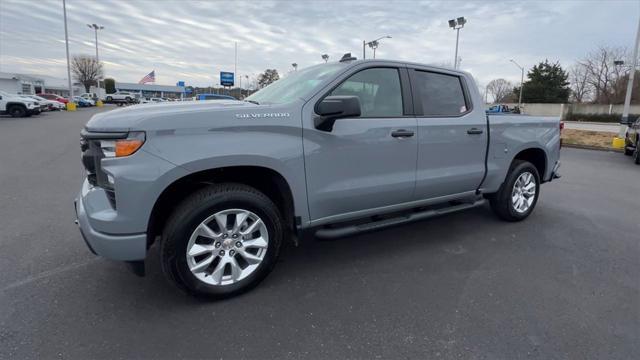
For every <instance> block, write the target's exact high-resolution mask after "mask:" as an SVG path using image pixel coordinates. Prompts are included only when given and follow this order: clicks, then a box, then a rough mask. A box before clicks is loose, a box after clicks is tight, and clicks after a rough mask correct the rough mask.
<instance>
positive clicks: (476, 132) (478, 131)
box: [467, 128, 483, 135]
mask: <svg viewBox="0 0 640 360" xmlns="http://www.w3.org/2000/svg"><path fill="white" fill-rule="evenodd" d="M482 132H483V131H482V129H478V128H471V129H469V130H467V134H469V135H479V134H482Z"/></svg>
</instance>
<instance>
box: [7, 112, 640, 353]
mask: <svg viewBox="0 0 640 360" xmlns="http://www.w3.org/2000/svg"><path fill="white" fill-rule="evenodd" d="M97 111H101V110H98V109H80V110H79V111H77V112H70V113H67V112H61V113H48V114H43V115H40V116H34V117H31V118H21V119H12V118H8V117H0V229H2V231H0V358H2V359H6V358H19V359H42V358H56V359H57V358H61V359H71V358H73V359H89V358H114V359H120V358H122V359H125V358H127V359H128V358H152V359H160V358H167V359H180V358H258V359H267V358H278V359H284V358H313V359H316V358H326V359H335V358H367V359H371V358H384V359H399V358H416V359H427V358H462V359H520V358H533V359H632V358H639V357H640V202H639V201H638V200H639V199H640V166H636V165H633V163H632V161H631V159H629V158H628V157H625V156H623V155H621V154H619V153H610V152H600V151H589V150H578V149H564V150H563V152H562V159H561V160H562V161H563V166H562V169H561V170H562V171H561V173H562V174H563V178H562V179H560V180H559V181H554V182H553V183H550V184H546V185H544V186H543V188H542V195H541V198H540V202H539V203H538V207H537V209H536V210H535V212H534V213H533V214H532V216H531V217H530V218H529V219H527V220H526V221H524V222H521V223H505V222H501V221H499V220H498V219H497V218H496V217H494V216H493V214H492V213H491V212H490V211H489V210H488V209H487V208H477V209H473V210H470V211H466V212H462V213H457V214H453V215H450V216H447V217H441V218H437V219H432V220H428V221H423V222H419V223H414V224H411V225H406V226H402V227H396V228H392V229H387V230H384V231H379V232H375V233H370V234H363V235H359V236H354V237H349V238H344V239H340V240H335V241H329V242H320V241H310V242H305V243H303V244H302V245H301V246H300V247H297V248H293V247H290V248H288V249H286V250H285V253H284V256H283V257H282V260H281V261H280V263H279V264H278V266H277V267H276V269H275V270H274V272H273V273H272V274H271V275H270V276H269V277H268V278H267V279H266V280H265V281H264V282H263V283H262V284H261V285H260V286H259V287H258V288H256V289H255V290H253V291H251V292H249V293H247V294H245V295H242V296H240V297H237V298H233V299H229V300H225V301H219V302H204V301H202V300H196V299H193V298H191V297H189V296H187V295H184V294H183V293H181V292H179V291H177V290H176V289H174V288H173V287H172V286H171V285H169V284H168V283H167V282H166V281H165V280H164V278H163V276H162V274H161V272H160V267H159V262H158V260H157V257H156V255H157V249H155V248H154V249H152V250H151V254H150V260H149V261H148V266H147V272H148V275H147V277H146V278H138V277H136V276H134V275H132V274H131V273H130V272H129V271H128V270H127V269H126V268H125V267H124V266H123V265H121V264H119V263H116V262H111V261H107V260H104V259H100V258H96V257H95V256H93V255H92V254H91V253H90V252H89V251H88V250H87V248H86V246H85V245H84V243H83V241H82V240H81V238H80V235H79V233H78V230H77V228H76V226H75V225H74V223H73V220H74V213H73V206H72V201H73V198H74V197H75V195H76V193H77V191H78V189H79V186H80V184H81V181H82V178H81V165H80V154H79V131H80V129H81V127H82V125H83V124H84V123H85V122H86V121H87V120H88V118H89V116H90V115H91V114H93V113H95V112H97Z"/></svg>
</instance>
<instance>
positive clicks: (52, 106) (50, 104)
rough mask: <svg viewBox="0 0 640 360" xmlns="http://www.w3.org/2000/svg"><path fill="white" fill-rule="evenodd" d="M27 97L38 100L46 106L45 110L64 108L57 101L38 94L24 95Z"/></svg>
mask: <svg viewBox="0 0 640 360" xmlns="http://www.w3.org/2000/svg"><path fill="white" fill-rule="evenodd" d="M26 96H27V97H28V98H31V99H34V100H36V101H38V102H40V104H42V103H44V104H45V105H46V106H47V110H49V111H52V110H64V109H65V105H64V104H63V103H61V102H59V101H54V100H49V99H45V98H43V97H40V96H38V95H26Z"/></svg>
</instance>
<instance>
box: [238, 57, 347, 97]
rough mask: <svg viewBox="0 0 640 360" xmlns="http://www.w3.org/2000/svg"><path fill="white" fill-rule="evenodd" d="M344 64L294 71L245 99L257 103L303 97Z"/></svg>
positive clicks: (323, 65) (317, 66)
mask: <svg viewBox="0 0 640 360" xmlns="http://www.w3.org/2000/svg"><path fill="white" fill-rule="evenodd" d="M342 68H344V64H339V63H338V64H322V65H316V66H312V67H309V68H306V69H302V70H300V71H294V72H293V73H291V74H289V75H287V77H285V78H283V79H280V80H278V81H276V82H274V83H272V84H270V85H269V86H267V87H265V88H264V89H261V90H259V91H258V92H256V93H254V94H253V95H251V96H249V97H247V98H246V100H247V101H250V102H255V103H259V104H282V103H286V102H289V101H291V100H293V99H296V98H300V97H304V96H305V95H308V94H309V93H310V92H311V91H313V90H314V89H315V88H316V87H317V86H318V85H319V84H320V83H322V82H323V81H324V80H326V79H327V78H328V77H330V76H331V75H333V74H334V73H335V72H337V71H338V70H339V69H342Z"/></svg>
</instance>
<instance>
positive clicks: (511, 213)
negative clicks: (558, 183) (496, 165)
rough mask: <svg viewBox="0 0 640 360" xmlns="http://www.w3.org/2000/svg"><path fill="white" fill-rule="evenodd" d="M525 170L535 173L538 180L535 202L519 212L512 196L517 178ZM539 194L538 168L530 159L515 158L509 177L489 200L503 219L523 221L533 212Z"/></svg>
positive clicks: (536, 180)
mask: <svg viewBox="0 0 640 360" xmlns="http://www.w3.org/2000/svg"><path fill="white" fill-rule="evenodd" d="M524 172H529V173H531V174H533V177H534V179H535V182H536V192H535V195H534V199H533V203H532V204H531V205H530V206H529V209H527V210H526V211H525V212H518V211H517V210H516V209H515V207H514V205H513V203H512V201H511V196H512V192H513V188H514V185H515V182H516V180H518V177H519V176H520V175H521V174H522V173H524ZM539 196H540V175H539V174H538V169H536V167H535V166H533V164H531V163H530V162H528V161H523V160H514V161H513V163H512V164H511V167H510V168H509V172H508V173H507V178H506V179H505V181H504V182H503V183H502V185H501V186H500V189H499V190H498V192H497V193H495V194H492V195H491V196H489V201H490V204H491V209H493V211H494V212H495V213H496V215H498V217H500V218H501V219H503V220H506V221H521V220H524V219H526V218H527V217H528V216H529V215H530V214H531V212H533V209H534V208H535V206H536V204H537V202H538V197H539Z"/></svg>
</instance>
